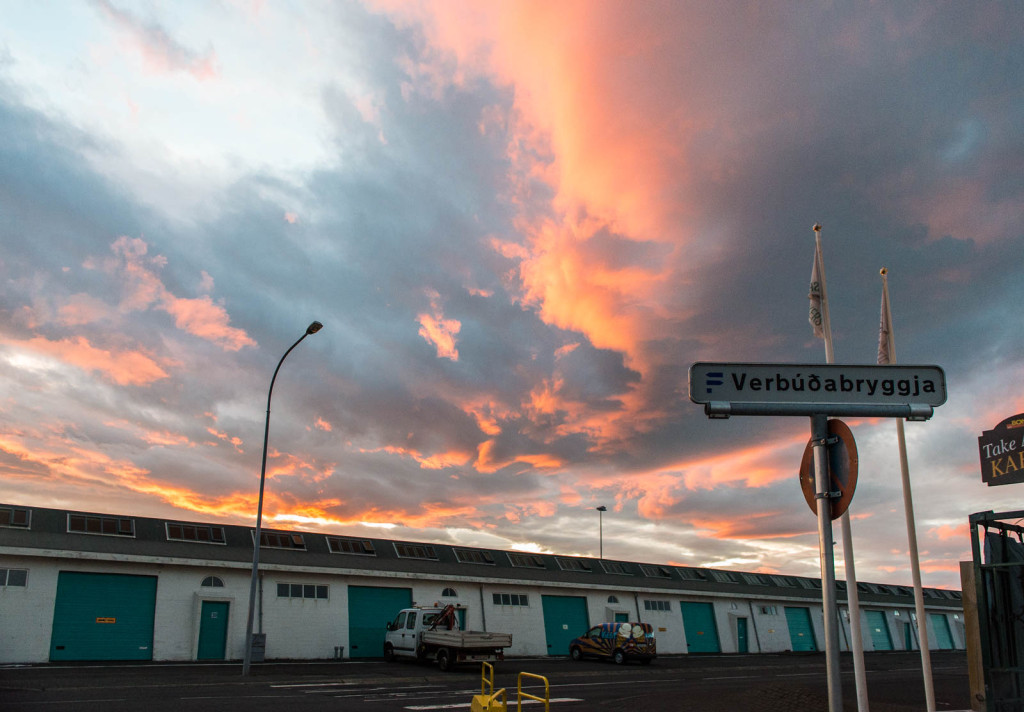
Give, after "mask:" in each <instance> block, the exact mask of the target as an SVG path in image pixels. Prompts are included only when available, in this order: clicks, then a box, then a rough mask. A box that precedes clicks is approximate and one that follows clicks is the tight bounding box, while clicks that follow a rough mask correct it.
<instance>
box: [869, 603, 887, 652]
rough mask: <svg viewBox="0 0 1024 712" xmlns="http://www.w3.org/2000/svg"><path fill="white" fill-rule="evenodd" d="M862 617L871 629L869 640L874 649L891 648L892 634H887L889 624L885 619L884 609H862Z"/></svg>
mask: <svg viewBox="0 0 1024 712" xmlns="http://www.w3.org/2000/svg"><path fill="white" fill-rule="evenodd" d="M864 618H865V619H866V620H867V622H868V629H869V630H870V631H871V642H872V643H873V644H874V646H875V650H892V636H891V635H889V624H888V623H887V622H886V620H885V611H864Z"/></svg>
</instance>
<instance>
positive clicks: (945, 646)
mask: <svg viewBox="0 0 1024 712" xmlns="http://www.w3.org/2000/svg"><path fill="white" fill-rule="evenodd" d="M928 618H929V620H931V622H932V630H934V631H935V647H936V648H938V649H939V650H952V649H953V634H952V633H951V632H950V630H949V619H947V618H946V614H945V613H929V614H928Z"/></svg>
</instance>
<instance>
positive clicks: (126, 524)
mask: <svg viewBox="0 0 1024 712" xmlns="http://www.w3.org/2000/svg"><path fill="white" fill-rule="evenodd" d="M68 532H69V533H80V534H106V535H108V536H135V520H134V519H122V518H119V517H92V516H86V515H84V514H69V515H68Z"/></svg>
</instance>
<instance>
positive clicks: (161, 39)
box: [93, 0, 217, 81]
mask: <svg viewBox="0 0 1024 712" xmlns="http://www.w3.org/2000/svg"><path fill="white" fill-rule="evenodd" d="M93 3H94V4H95V5H96V6H97V7H98V8H99V9H100V10H101V11H102V12H103V14H104V15H105V16H106V17H108V18H109V19H110V20H112V21H113V22H114V25H115V26H116V27H117V28H118V29H119V30H121V32H122V33H123V35H124V37H125V39H126V40H127V43H128V45H129V46H130V47H132V48H134V49H135V50H136V51H137V52H138V53H139V55H140V56H141V57H142V61H143V64H144V65H145V66H146V68H147V69H149V70H150V71H151V72H153V73H156V74H166V73H171V72H185V73H186V74H190V75H192V76H193V77H194V78H195V79H198V80H200V81H205V80H207V79H212V78H213V77H216V76H217V69H216V66H215V63H216V58H217V55H216V53H215V52H214V51H213V50H212V49H209V50H207V51H206V52H205V53H204V54H199V53H197V52H194V51H192V50H190V49H188V48H187V47H185V46H184V45H182V44H180V43H179V42H177V41H175V40H174V39H173V38H172V37H171V36H170V35H169V34H168V33H167V30H165V29H164V28H163V27H160V26H159V25H155V24H146V23H143V22H142V20H140V19H139V18H138V17H136V16H134V15H132V14H131V13H129V12H127V11H125V10H120V9H118V8H116V7H114V5H113V4H112V3H110V2H109V0H93Z"/></svg>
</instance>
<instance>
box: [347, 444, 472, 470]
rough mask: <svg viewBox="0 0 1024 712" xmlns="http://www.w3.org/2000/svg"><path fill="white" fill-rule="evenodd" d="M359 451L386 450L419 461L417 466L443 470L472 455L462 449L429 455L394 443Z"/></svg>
mask: <svg viewBox="0 0 1024 712" xmlns="http://www.w3.org/2000/svg"><path fill="white" fill-rule="evenodd" d="M359 452H363V453H373V452H386V453H388V454H391V455H399V456H401V457H408V458H411V459H413V460H415V461H416V462H417V463H419V466H420V467H421V468H423V469H424V470H443V469H444V468H446V467H459V466H461V465H465V464H466V463H467V462H469V461H470V459H471V458H472V456H473V455H472V453H469V452H465V451H462V450H449V451H448V452H437V453H433V454H431V455H424V454H423V453H422V452H420V451H419V450H414V449H411V448H403V447H397V446H394V445H388V446H385V447H379V448H372V449H368V448H360V449H359Z"/></svg>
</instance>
